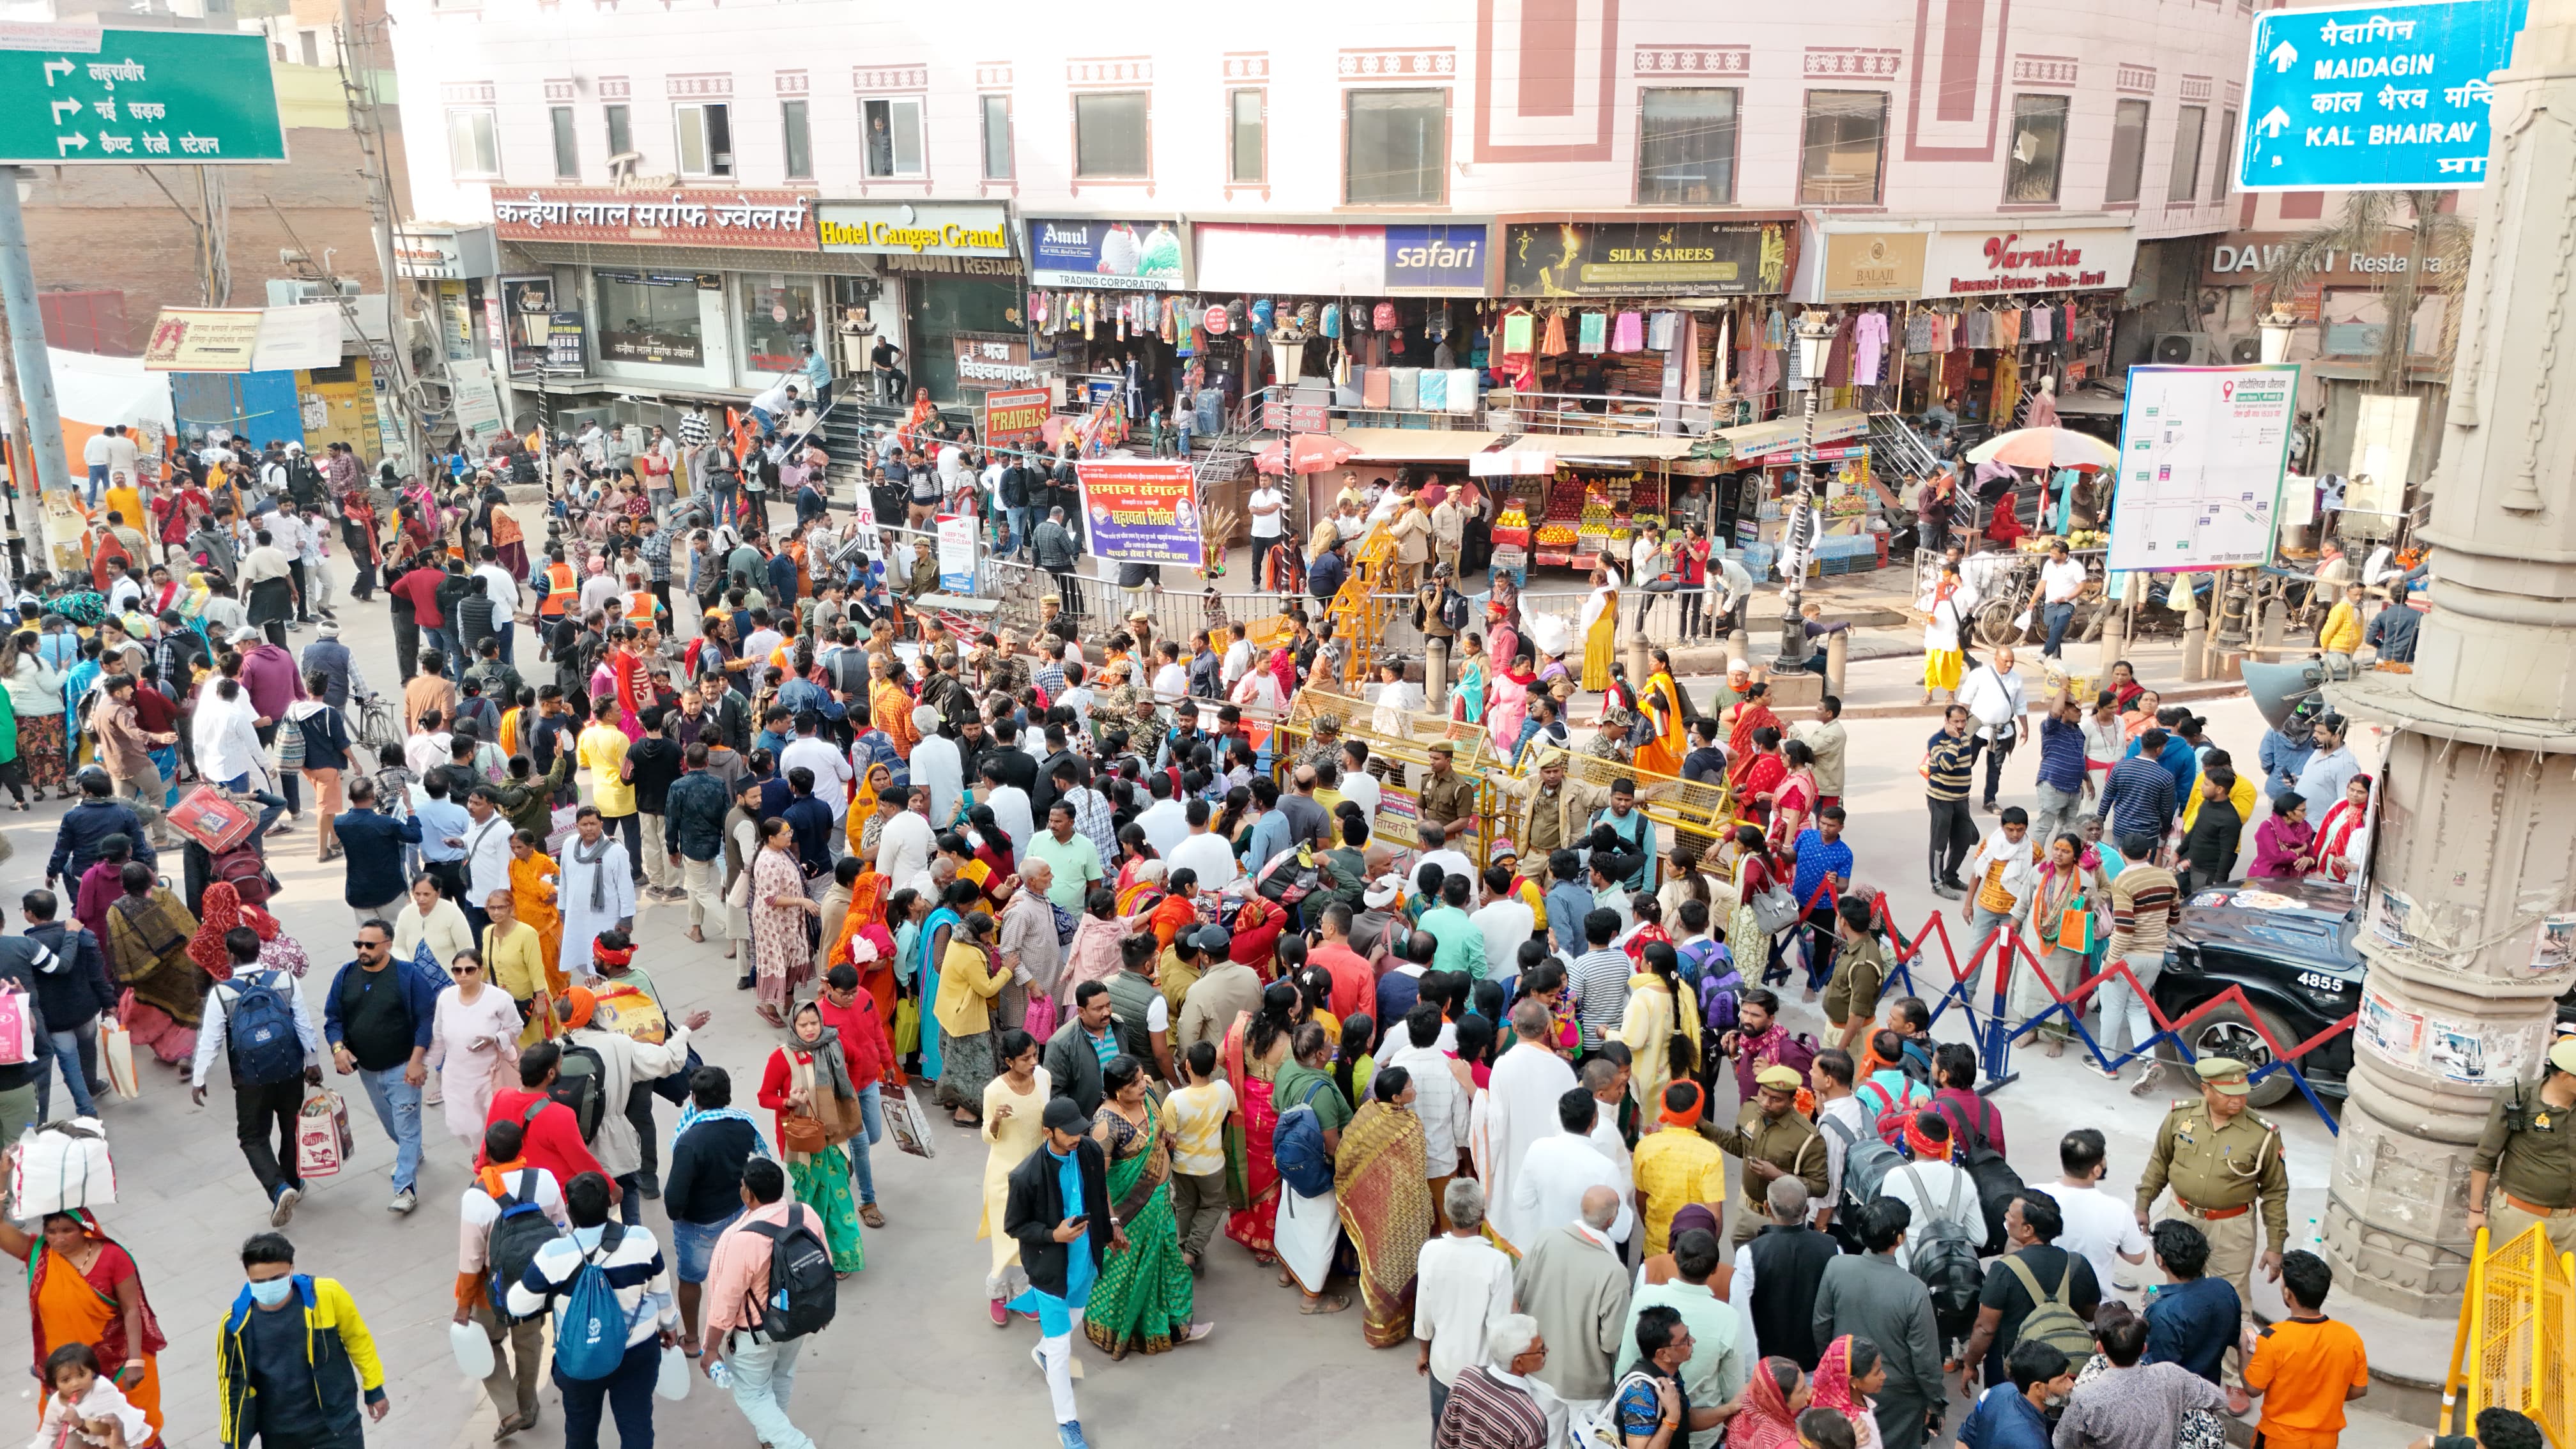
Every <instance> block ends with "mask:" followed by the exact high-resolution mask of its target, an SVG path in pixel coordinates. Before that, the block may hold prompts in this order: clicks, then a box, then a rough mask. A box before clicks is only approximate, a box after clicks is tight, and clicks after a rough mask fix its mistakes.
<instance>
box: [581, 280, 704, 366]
mask: <svg viewBox="0 0 2576 1449" xmlns="http://www.w3.org/2000/svg"><path fill="white" fill-rule="evenodd" d="M590 275H591V278H592V280H593V282H594V283H595V284H596V285H595V286H594V289H593V291H594V295H596V296H597V297H598V299H599V357H600V360H601V361H602V362H646V363H653V364H657V365H659V366H664V367H695V366H698V365H699V364H701V363H703V362H704V361H705V360H706V340H705V336H704V334H703V332H702V330H701V327H700V322H699V317H700V313H699V311H698V279H697V278H696V277H695V276H693V275H691V274H690V273H687V272H681V273H677V274H671V273H663V272H610V271H594V272H592V273H591V274H590Z"/></svg>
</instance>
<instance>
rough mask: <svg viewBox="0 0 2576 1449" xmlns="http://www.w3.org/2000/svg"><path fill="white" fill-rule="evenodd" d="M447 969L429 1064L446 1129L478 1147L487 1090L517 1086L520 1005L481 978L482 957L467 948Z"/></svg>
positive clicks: (489, 1103) (487, 1108) (488, 1108)
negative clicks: (434, 1072) (434, 1071)
mask: <svg viewBox="0 0 2576 1449" xmlns="http://www.w3.org/2000/svg"><path fill="white" fill-rule="evenodd" d="M447 974H448V977H449V979H450V980H451V981H453V982H454V984H453V985H451V986H449V987H448V988H447V989H446V990H444V991H441V992H439V993H438V1010H437V1013H436V1014H435V1015H434V1016H433V1017H432V1019H431V1022H430V1031H429V1063H430V1065H431V1066H434V1067H436V1068H438V1084H439V1091H440V1095H441V1097H442V1098H443V1099H444V1101H443V1103H442V1105H443V1106H444V1107H445V1109H446V1112H447V1130H448V1131H450V1132H453V1133H455V1134H456V1136H457V1138H458V1140H460V1141H462V1142H464V1143H465V1144H466V1145H467V1146H468V1147H469V1148H470V1147H479V1146H481V1145H482V1141H483V1127H484V1120H483V1119H484V1118H485V1116H486V1115H488V1114H489V1113H490V1111H491V1108H492V1094H493V1093H495V1092H497V1091H499V1090H501V1089H502V1088H503V1087H511V1086H516V1085H518V1081H519V1029H520V1023H519V1008H518V1005H517V1004H516V1003H515V1002H513V1001H511V999H510V993H508V992H506V991H503V990H502V989H500V988H499V987H497V986H494V985H493V984H492V983H491V982H490V981H487V980H485V979H484V975H485V973H484V970H483V958H482V957H481V956H479V955H477V954H476V953H474V952H472V951H459V952H457V953H456V959H455V960H453V961H451V962H449V963H448V967H447Z"/></svg>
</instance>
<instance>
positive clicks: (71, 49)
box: [0, 25, 286, 166]
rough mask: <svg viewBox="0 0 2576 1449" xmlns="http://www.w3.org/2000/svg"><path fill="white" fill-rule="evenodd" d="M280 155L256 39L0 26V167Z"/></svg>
mask: <svg viewBox="0 0 2576 1449" xmlns="http://www.w3.org/2000/svg"><path fill="white" fill-rule="evenodd" d="M90 36H95V37H97V39H96V40H95V41H94V42H93V41H91V40H90V39H89V38H88V37H90ZM36 47H50V48H36ZM285 159H286V130H285V126H284V124H283V123H282V122H280V121H279V120H278V117H277V84H276V82H275V81H274V80H273V79H272V78H271V77H270V75H269V69H268V42H267V40H265V39H264V38H262V37H261V36H258V35H248V34H240V33H235V32H231V31H209V30H96V31H82V30H80V29H78V28H75V27H71V26H58V25H46V26H24V27H21V26H10V25H0V165H19V166H32V165H40V164H41V165H46V166H74V165H91V166H96V165H102V164H104V165H111V166H135V165H147V166H148V165H179V166H221V165H227V164H231V165H239V164H242V163H244V162H276V161H283V160H285Z"/></svg>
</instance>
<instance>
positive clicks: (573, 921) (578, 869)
mask: <svg viewBox="0 0 2576 1449" xmlns="http://www.w3.org/2000/svg"><path fill="white" fill-rule="evenodd" d="M602 826H603V822H602V821H601V819H600V815H599V811H598V810H597V809H595V808H593V807H591V806H588V805H585V806H583V807H582V808H581V814H580V815H579V816H578V817H576V820H575V824H574V826H573V837H572V839H570V840H567V841H565V842H564V849H563V856H562V858H561V859H559V860H557V861H556V862H555V864H556V865H557V866H558V867H559V868H561V870H562V871H563V881H562V884H561V885H560V886H559V887H558V888H557V890H556V893H555V904H556V906H557V907H558V908H560V909H561V910H562V911H563V956H562V960H563V970H564V974H565V975H567V976H570V977H572V978H573V980H574V981H575V982H578V981H580V980H581V978H582V977H583V976H585V975H588V974H589V973H590V945H591V942H592V941H593V940H594V939H596V938H597V937H598V935H599V933H600V932H602V931H605V930H608V929H609V928H610V927H613V926H620V925H626V924H629V923H631V922H633V921H634V919H635V877H634V873H633V872H634V867H633V866H632V865H630V864H628V863H627V858H626V847H625V846H624V845H622V844H620V843H619V842H618V840H617V837H615V836H613V835H610V834H609V833H608V832H607V830H605V829H604V828H602ZM620 1100H623V1099H620Z"/></svg>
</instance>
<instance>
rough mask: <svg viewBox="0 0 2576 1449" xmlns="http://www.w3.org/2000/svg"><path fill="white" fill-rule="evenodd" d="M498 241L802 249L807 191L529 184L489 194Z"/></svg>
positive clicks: (809, 224) (809, 244)
mask: <svg viewBox="0 0 2576 1449" xmlns="http://www.w3.org/2000/svg"><path fill="white" fill-rule="evenodd" d="M492 223H493V227H494V229H495V230H496V231H497V232H498V234H499V236H500V238H501V240H503V241H554V242H608V243H613V244H616V245H620V246H679V247H687V246H695V247H748V248H752V249H754V250H759V251H774V252H810V251H814V250H816V249H817V247H818V245H819V244H818V243H817V242H816V241H815V239H814V198H813V197H812V196H810V195H808V194H806V193H805V192H801V191H659V192H637V191H610V190H607V189H605V188H597V187H536V188H531V189H529V190H527V191H524V192H520V193H518V194H517V195H513V196H500V195H495V196H494V197H493V198H492Z"/></svg>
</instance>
